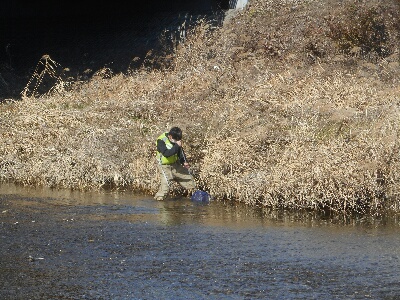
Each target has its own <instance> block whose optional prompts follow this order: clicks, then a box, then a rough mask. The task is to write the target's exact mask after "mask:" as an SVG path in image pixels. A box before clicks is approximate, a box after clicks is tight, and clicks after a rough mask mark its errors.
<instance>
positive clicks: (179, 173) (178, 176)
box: [172, 163, 196, 193]
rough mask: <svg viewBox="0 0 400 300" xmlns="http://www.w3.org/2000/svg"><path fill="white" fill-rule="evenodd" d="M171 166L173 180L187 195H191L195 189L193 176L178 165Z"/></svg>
mask: <svg viewBox="0 0 400 300" xmlns="http://www.w3.org/2000/svg"><path fill="white" fill-rule="evenodd" d="M172 166H173V169H172V175H173V176H174V178H175V180H176V181H177V182H178V183H179V184H180V185H181V186H183V187H184V188H185V189H187V190H188V191H189V193H192V192H193V191H194V190H195V189H196V183H195V182H194V179H193V176H192V175H191V174H190V173H189V170H188V169H186V168H185V167H183V166H182V165H181V164H180V163H175V164H173V165H172Z"/></svg>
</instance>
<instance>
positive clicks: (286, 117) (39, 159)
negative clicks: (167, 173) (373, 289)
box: [0, 1, 400, 214]
mask: <svg viewBox="0 0 400 300" xmlns="http://www.w3.org/2000/svg"><path fill="white" fill-rule="evenodd" d="M310 2H312V1H298V4H297V6H296V7H295V9H294V7H293V5H291V4H287V3H282V2H277V1H275V2H274V1H270V2H269V3H268V5H269V6H268V7H267V8H266V7H264V5H266V4H265V3H264V2H262V1H260V2H258V1H254V2H252V4H251V5H249V7H247V8H246V9H245V10H243V11H242V12H241V13H239V14H238V15H237V16H235V17H234V18H232V19H231V20H230V23H228V24H226V27H224V28H221V29H218V30H209V27H208V25H207V24H199V26H197V27H196V28H194V29H193V31H192V32H191V34H190V37H189V38H188V40H187V41H186V42H185V43H184V44H181V45H179V47H178V49H177V52H176V55H175V56H174V60H173V62H174V63H173V68H169V69H163V70H154V69H151V70H149V69H147V68H146V69H141V70H138V71H137V72H134V73H132V74H130V75H129V76H128V75H123V74H116V75H113V74H110V73H107V72H98V74H97V75H96V76H94V77H93V79H92V80H91V81H90V82H87V83H79V82H77V83H74V84H73V85H72V86H70V87H65V86H63V85H62V82H60V83H59V85H56V86H55V88H54V89H53V90H52V92H51V93H49V94H46V95H43V96H41V97H39V98H33V97H26V98H25V99H23V101H20V102H10V103H7V104H4V105H2V106H1V108H0V111H1V119H0V122H1V136H2V139H1V144H0V178H1V179H2V180H3V181H13V182H16V183H21V184H27V185H46V186H52V187H60V188H71V189H98V188H115V189H132V190H137V191H144V192H147V193H154V192H155V190H156V189H157V187H158V178H157V176H158V175H157V172H156V166H155V163H156V162H155V160H154V151H155V149H154V147H155V146H154V145H155V138H156V137H157V136H158V135H159V134H160V133H161V132H163V131H167V130H168V129H169V128H170V127H171V126H175V125H176V126H180V127H181V128H182V129H183V130H184V136H185V149H186V153H187V155H188V158H189V160H190V161H191V162H192V163H193V165H194V169H195V171H196V174H197V178H198V183H199V185H200V186H202V187H204V188H205V189H207V190H208V191H210V193H211V194H212V195H213V196H215V197H216V198H217V199H229V200H232V201H239V202H243V203H246V204H249V205H259V206H269V207H280V208H292V209H313V210H333V211H337V212H339V213H348V212H352V211H355V212H360V213H371V214H377V213H381V212H384V211H387V210H390V211H395V212H398V211H399V209H400V205H399V199H398V194H399V186H400V185H399V182H398V180H399V179H398V178H400V177H399V176H398V174H399V170H400V168H399V167H400V165H399V158H398V153H399V145H398V131H399V128H398V127H399V121H398V120H399V107H398V103H399V89H398V86H399V85H398V78H399V76H398V75H399V64H398V49H397V48H396V47H395V46H393V45H396V43H394V42H393V41H395V40H396V38H397V36H396V35H395V33H393V34H392V35H391V36H390V37H391V39H392V40H390V41H389V42H385V46H387V47H388V49H390V51H389V52H388V55H387V56H385V57H379V56H378V55H377V54H376V53H375V52H374V53H375V56H374V55H373V53H370V54H369V56H362V55H363V54H362V53H358V54H357V55H359V56H360V57H357V56H354V55H355V54H354V53H353V52H351V53H350V52H349V53H348V54H346V53H344V54H341V53H343V50H340V49H336V48H335V44H334V43H333V42H332V41H331V43H330V44H329V43H328V42H329V41H330V39H332V38H328V36H327V35H326V33H325V32H322V33H321V36H315V35H316V34H317V33H318V32H319V31H312V32H311V33H312V34H313V36H311V37H310V35H309V34H310V31H309V30H304V27H307V26H312V25H313V24H319V23H318V22H321V24H322V25H326V23H324V21H323V20H326V19H325V18H324V16H325V15H324V13H323V9H325V10H326V11H330V13H333V12H335V10H332V9H331V10H330V7H329V6H328V7H325V6H323V7H320V6H319V5H318V3H317V2H314V4H315V6H311V5H310ZM334 2H335V1H332V3H330V5H332V6H334V4H335V3H334ZM349 2H351V1H349ZM274 3H275V6H274V5H271V4H274ZM368 5H371V4H370V3H369V4H368ZM339 7H340V8H341V10H340V11H339V12H338V13H343V11H345V10H346V7H343V6H339ZM388 8H390V7H388ZM314 10H318V12H319V14H317V15H313V14H312V12H314ZM377 11H378V10H377ZM289 12H290V13H291V14H292V15H287V13H289ZM265 13H268V14H269V16H270V17H271V18H270V19H266V18H265ZM285 16H287V18H286V17H285ZM295 16H297V17H298V18H300V19H298V18H297V19H296V18H294V17H295ZM310 16H314V17H313V18H315V19H313V18H311V17H310ZM338 16H342V15H341V14H338ZM383 16H386V15H383ZM272 17H273V18H272ZM343 18H344V17H343ZM388 18H389V17H388ZM289 19H290V20H291V19H296V20H300V21H301V20H303V21H304V22H300V21H299V22H298V23H296V24H292V23H289V22H288V20H289ZM390 20H391V19H388V21H387V23H388V24H389V23H390V22H389V21H390ZM384 21H385V22H386V19H384ZM235 22H238V23H240V24H242V26H241V27H235V26H234V24H235ZM257 22H259V23H257ZM266 22H267V23H266ZM281 23H282V24H286V25H285V26H289V25H290V26H293V28H294V29H295V31H294V32H295V33H296V36H294V37H293V36H284V35H283V32H282V31H280V30H279V28H281V26H280V25H281ZM229 24H230V25H229ZM288 24H289V25H288ZM334 24H338V23H334ZM385 24H386V23H385ZM272 25H274V26H276V28H275V27H271V26H272ZM322 25H321V26H322ZM389 25H390V24H389ZM389 25H388V26H389ZM282 26H283V25H282ZM299 26H300V27H301V28H299ZM265 28H270V30H271V28H275V29H276V37H275V38H274V39H273V38H272V37H271V36H268V33H267V32H265V31H263V30H265ZM328 28H329V27H328ZM286 29H287V28H285V27H283V29H282V30H286ZM296 30H297V31H296ZM285 32H287V33H289V32H293V30H287V31H285ZM279 34H282V36H279ZM260 36H261V37H263V38H262V39H261V38H258V39H255V37H260ZM311 38H313V39H316V40H318V38H324V43H325V44H323V46H324V47H325V48H323V49H325V51H326V52H325V54H324V55H322V54H321V55H320V57H319V58H315V57H314V58H313V57H312V56H311V55H316V54H317V51H316V49H315V48H309V47H302V45H309V42H310V40H309V39H311ZM260 40H262V41H263V42H262V43H260V42H254V41H260ZM266 43H267V44H266ZM282 43H284V44H282ZM386 44H387V45H386ZM318 45H319V44H317V46H318ZM267 46H268V47H267ZM390 47H393V48H390ZM310 51H311V52H310ZM368 57H369V58H368ZM179 192H181V191H179V190H177V193H179Z"/></svg>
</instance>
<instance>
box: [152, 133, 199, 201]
mask: <svg viewBox="0 0 400 300" xmlns="http://www.w3.org/2000/svg"><path fill="white" fill-rule="evenodd" d="M156 144H157V154H156V158H157V162H158V164H157V166H158V170H159V172H160V178H161V184H160V188H159V190H158V192H157V193H156V195H155V196H154V199H156V200H159V201H162V200H164V199H165V198H166V197H167V196H168V193H169V182H170V181H172V180H174V181H176V182H178V183H179V184H180V185H181V186H182V187H184V188H185V189H187V190H188V191H189V193H191V192H193V191H194V190H195V189H196V184H195V182H194V180H193V176H192V175H191V174H190V172H189V167H190V166H189V164H188V162H187V161H186V158H185V154H184V152H183V149H182V130H181V129H180V128H179V127H173V128H171V130H170V131H169V132H165V133H163V134H161V135H160V136H159V137H158V138H157V142H156Z"/></svg>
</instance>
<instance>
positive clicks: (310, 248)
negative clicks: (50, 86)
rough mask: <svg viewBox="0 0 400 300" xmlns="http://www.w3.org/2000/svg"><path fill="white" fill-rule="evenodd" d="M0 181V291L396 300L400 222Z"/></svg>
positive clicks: (19, 295)
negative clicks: (71, 189)
mask: <svg viewBox="0 0 400 300" xmlns="http://www.w3.org/2000/svg"><path fill="white" fill-rule="evenodd" d="M398 220H399V219H398V216H392V217H391V218H383V217H380V218H375V219H371V218H366V217H359V218H357V219H354V218H348V219H340V218H333V219H332V218H327V217H321V216H318V215H315V214H312V213H308V214H305V213H295V212H291V213H288V212H286V213H285V212H279V211H268V210H263V209H254V208H249V207H246V206H242V205H232V204H229V203H222V202H212V203H211V204H210V205H206V206H205V205H197V204H195V203H193V202H191V201H190V200H189V199H186V198H173V199H170V200H167V201H164V202H159V201H154V200H153V199H152V197H151V196H146V195H136V194H132V193H128V192H118V193H117V192H102V193H99V192H92V193H82V192H72V191H64V190H63V191H54V190H49V189H41V188H22V187H16V186H14V185H4V184H3V185H0V241H1V243H0V254H1V256H0V299H400V275H399V271H398V270H400V259H399V258H400V224H399V221H398Z"/></svg>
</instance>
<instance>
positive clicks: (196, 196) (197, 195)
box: [190, 190, 211, 204]
mask: <svg viewBox="0 0 400 300" xmlns="http://www.w3.org/2000/svg"><path fill="white" fill-rule="evenodd" d="M190 200H192V201H193V202H198V203H207V204H208V203H210V201H211V195H210V194H209V193H207V192H205V191H200V190H197V191H195V192H194V193H193V195H192V197H190Z"/></svg>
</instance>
